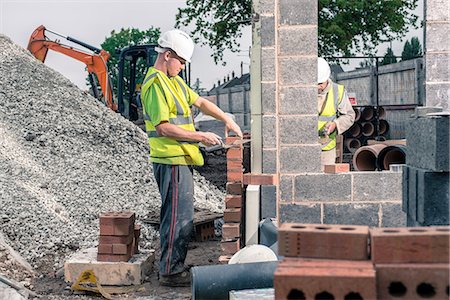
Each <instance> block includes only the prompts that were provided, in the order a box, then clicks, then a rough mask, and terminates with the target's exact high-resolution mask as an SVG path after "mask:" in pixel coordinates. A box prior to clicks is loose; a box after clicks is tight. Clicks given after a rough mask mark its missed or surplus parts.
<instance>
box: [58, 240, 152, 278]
mask: <svg viewBox="0 0 450 300" xmlns="http://www.w3.org/2000/svg"><path fill="white" fill-rule="evenodd" d="M154 260H155V251H154V250H151V251H148V252H141V253H139V254H135V255H133V257H132V258H131V260H130V261H129V262H119V263H117V262H99V261H97V248H89V249H83V250H80V251H78V252H76V253H75V254H74V255H73V256H72V257H71V258H69V259H68V260H67V261H66V262H65V263H64V279H65V281H66V282H71V283H73V282H75V281H76V280H77V279H78V277H79V276H80V274H81V273H82V272H84V271H86V270H92V271H93V272H94V274H95V276H96V277H97V279H98V282H99V283H100V284H101V285H139V284H141V283H142V282H144V279H145V277H146V275H147V274H149V273H150V271H151V269H152V266H153V262H154Z"/></svg>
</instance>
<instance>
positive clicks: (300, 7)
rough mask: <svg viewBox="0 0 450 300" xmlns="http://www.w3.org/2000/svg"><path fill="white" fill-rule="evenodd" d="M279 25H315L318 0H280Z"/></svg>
mask: <svg viewBox="0 0 450 300" xmlns="http://www.w3.org/2000/svg"><path fill="white" fill-rule="evenodd" d="M279 9H280V18H279V22H280V24H281V25H311V24H312V25H317V19H318V17H317V16H318V1H310V0H280V1H279Z"/></svg>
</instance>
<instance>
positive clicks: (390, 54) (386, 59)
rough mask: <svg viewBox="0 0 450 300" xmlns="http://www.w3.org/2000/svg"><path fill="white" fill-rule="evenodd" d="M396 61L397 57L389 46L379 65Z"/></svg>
mask: <svg viewBox="0 0 450 300" xmlns="http://www.w3.org/2000/svg"><path fill="white" fill-rule="evenodd" d="M396 62H397V58H396V57H395V55H394V51H392V48H391V47H389V48H387V50H386V54H384V57H383V60H382V61H381V65H389V64H395V63H396Z"/></svg>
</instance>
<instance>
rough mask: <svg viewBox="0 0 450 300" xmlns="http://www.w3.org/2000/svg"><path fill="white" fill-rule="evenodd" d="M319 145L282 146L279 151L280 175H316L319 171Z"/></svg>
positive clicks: (320, 150)
mask: <svg viewBox="0 0 450 300" xmlns="http://www.w3.org/2000/svg"><path fill="white" fill-rule="evenodd" d="M321 152H322V149H321V145H319V144H317V145H308V146H292V147H291V146H284V147H281V150H280V169H281V173H297V174H298V173H318V172H320V171H321V167H320V154H321Z"/></svg>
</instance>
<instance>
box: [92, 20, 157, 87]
mask: <svg viewBox="0 0 450 300" xmlns="http://www.w3.org/2000/svg"><path fill="white" fill-rule="evenodd" d="M160 33H161V32H160V30H159V28H154V27H150V28H149V29H147V30H144V31H141V30H139V29H136V28H127V29H124V28H122V29H121V30H120V31H119V32H116V31H115V30H113V31H111V35H110V36H109V37H107V38H106V39H105V41H104V42H103V43H102V44H101V47H102V49H104V50H106V51H108V52H109V54H110V55H111V56H110V57H109V59H108V62H107V66H108V71H109V74H110V76H111V81H112V86H113V89H114V94H115V95H117V85H118V78H117V77H118V75H119V74H118V73H119V71H118V70H119V67H118V65H119V55H120V52H116V49H117V50H121V49H123V48H125V47H128V46H134V45H145V44H154V43H156V42H157V40H158V37H159V35H160ZM127 72H129V66H127V65H126V66H125V71H124V74H127ZM145 72H146V64H145V62H144V61H142V60H141V61H138V63H137V66H136V82H142V80H143V79H144V76H145ZM128 84H129V83H128V82H127V81H125V89H126V90H127V89H128V86H127V85H128Z"/></svg>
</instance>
